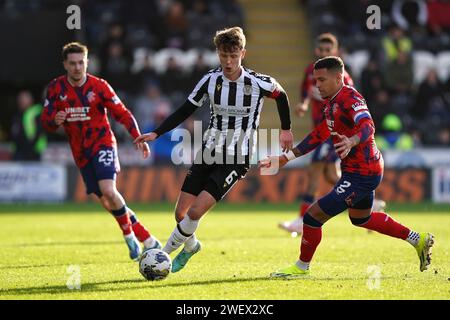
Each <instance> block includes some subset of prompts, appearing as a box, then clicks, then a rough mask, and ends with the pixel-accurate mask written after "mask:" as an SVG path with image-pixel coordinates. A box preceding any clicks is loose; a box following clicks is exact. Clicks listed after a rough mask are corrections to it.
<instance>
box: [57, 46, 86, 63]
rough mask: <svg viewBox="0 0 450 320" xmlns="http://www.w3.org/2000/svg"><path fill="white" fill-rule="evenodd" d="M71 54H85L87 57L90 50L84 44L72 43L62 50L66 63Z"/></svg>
mask: <svg viewBox="0 0 450 320" xmlns="http://www.w3.org/2000/svg"><path fill="white" fill-rule="evenodd" d="M70 53H84V54H86V56H87V54H88V48H87V47H86V46H85V45H84V44H81V43H79V42H70V43H68V44H66V45H64V47H63V49H62V58H63V60H64V61H66V60H67V56H68V55H69V54H70Z"/></svg>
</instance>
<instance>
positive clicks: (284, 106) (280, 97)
mask: <svg viewBox="0 0 450 320" xmlns="http://www.w3.org/2000/svg"><path fill="white" fill-rule="evenodd" d="M273 95H275V101H276V103H277V109H278V115H279V116H280V122H281V132H280V145H281V149H282V150H283V152H287V151H289V150H291V149H292V146H293V144H294V136H293V134H292V131H291V117H290V114H289V99H288V96H287V94H286V91H284V89H283V88H281V86H280V87H279V90H278V91H275V92H274V93H273Z"/></svg>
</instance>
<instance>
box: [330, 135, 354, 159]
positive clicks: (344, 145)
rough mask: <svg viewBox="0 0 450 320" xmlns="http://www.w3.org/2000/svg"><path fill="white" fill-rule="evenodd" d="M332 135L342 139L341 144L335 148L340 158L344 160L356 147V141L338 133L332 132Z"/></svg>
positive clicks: (336, 144)
mask: <svg viewBox="0 0 450 320" xmlns="http://www.w3.org/2000/svg"><path fill="white" fill-rule="evenodd" d="M331 134H332V135H333V136H336V137H338V138H339V139H341V141H340V142H338V143H335V144H334V147H335V148H336V153H337V154H338V155H339V158H341V159H344V158H345V157H346V156H347V155H348V154H349V152H350V150H352V148H353V147H354V146H355V145H356V143H355V140H354V139H352V138H348V137H347V136H344V135H342V134H339V133H337V132H332V133H331Z"/></svg>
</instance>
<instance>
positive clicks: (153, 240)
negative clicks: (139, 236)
mask: <svg viewBox="0 0 450 320" xmlns="http://www.w3.org/2000/svg"><path fill="white" fill-rule="evenodd" d="M156 240H157V239H156V238H155V237H154V236H150V237H148V238H147V239H145V240H144V242H143V244H144V247H145V248H147V249H148V248H152V247H154V246H155V244H156Z"/></svg>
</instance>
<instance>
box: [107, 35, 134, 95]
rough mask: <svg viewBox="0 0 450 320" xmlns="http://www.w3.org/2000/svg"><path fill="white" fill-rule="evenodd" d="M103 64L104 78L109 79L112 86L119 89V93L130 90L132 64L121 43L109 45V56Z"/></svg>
mask: <svg viewBox="0 0 450 320" xmlns="http://www.w3.org/2000/svg"><path fill="white" fill-rule="evenodd" d="M102 63H103V66H102V76H103V77H104V78H106V79H108V81H109V83H110V84H111V86H112V87H114V88H117V91H119V90H127V89H128V88H129V83H128V80H129V78H130V77H129V76H130V63H129V61H128V59H127V57H126V56H125V54H124V48H123V46H122V44H121V43H120V42H112V43H111V44H110V45H109V47H108V55H107V57H106V59H105V60H104V61H102Z"/></svg>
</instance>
